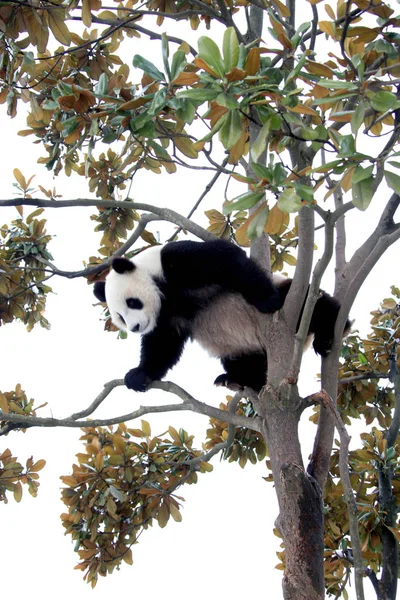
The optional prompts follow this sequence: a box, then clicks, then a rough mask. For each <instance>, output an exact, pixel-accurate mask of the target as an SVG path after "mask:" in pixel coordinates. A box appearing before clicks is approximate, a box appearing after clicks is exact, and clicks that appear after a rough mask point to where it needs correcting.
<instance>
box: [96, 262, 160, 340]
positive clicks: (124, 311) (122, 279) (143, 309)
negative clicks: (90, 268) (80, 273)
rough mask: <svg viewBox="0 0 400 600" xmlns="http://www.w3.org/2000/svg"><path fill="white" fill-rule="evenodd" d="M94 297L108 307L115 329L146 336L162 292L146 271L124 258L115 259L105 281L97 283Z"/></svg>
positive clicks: (158, 306) (153, 324)
mask: <svg viewBox="0 0 400 600" xmlns="http://www.w3.org/2000/svg"><path fill="white" fill-rule="evenodd" d="M93 293H94V295H95V296H96V298H97V299H98V300H100V302H106V303H107V306H108V310H109V311H110V316H111V320H112V322H113V323H114V325H115V326H116V327H118V329H122V330H123V331H133V332H137V333H141V334H145V333H150V331H152V330H153V329H154V327H155V326H156V323H157V318H158V315H159V313H160V308H161V292H160V290H159V288H158V286H157V284H156V282H155V280H154V278H153V276H152V273H151V270H149V269H148V268H145V267H144V266H141V265H140V264H137V263H134V262H132V261H130V260H128V259H126V258H114V259H113V262H112V264H111V270H110V272H109V274H108V275H107V277H106V281H97V282H96V283H95V285H94V289H93Z"/></svg>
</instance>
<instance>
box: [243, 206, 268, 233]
mask: <svg viewBox="0 0 400 600" xmlns="http://www.w3.org/2000/svg"><path fill="white" fill-rule="evenodd" d="M268 217H269V207H268V205H267V204H266V203H265V205H264V206H263V207H262V209H261V210H260V211H259V212H258V213H257V214H256V215H255V217H254V218H253V219H252V220H251V221H250V224H249V226H248V228H247V237H248V238H249V239H250V240H252V239H254V238H258V237H260V236H261V235H262V234H263V232H264V227H265V224H266V222H267V220H268Z"/></svg>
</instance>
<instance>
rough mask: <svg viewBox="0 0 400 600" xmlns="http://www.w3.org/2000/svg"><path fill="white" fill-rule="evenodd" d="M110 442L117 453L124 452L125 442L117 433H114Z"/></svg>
mask: <svg viewBox="0 0 400 600" xmlns="http://www.w3.org/2000/svg"><path fill="white" fill-rule="evenodd" d="M112 440H113V446H114V448H115V449H116V451H117V452H120V453H121V454H122V453H123V452H125V447H126V440H125V438H124V437H123V436H122V435H119V434H118V433H116V434H114V435H113V438H112Z"/></svg>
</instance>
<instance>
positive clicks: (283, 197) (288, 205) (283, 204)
mask: <svg viewBox="0 0 400 600" xmlns="http://www.w3.org/2000/svg"><path fill="white" fill-rule="evenodd" d="M302 206H303V203H302V201H301V200H300V198H299V196H298V195H297V192H296V190H295V189H294V188H292V187H288V188H286V189H285V190H283V192H282V193H281V194H280V196H279V198H278V207H279V208H280V210H281V211H282V212H285V213H291V212H298V211H299V210H300V208H301V207H302Z"/></svg>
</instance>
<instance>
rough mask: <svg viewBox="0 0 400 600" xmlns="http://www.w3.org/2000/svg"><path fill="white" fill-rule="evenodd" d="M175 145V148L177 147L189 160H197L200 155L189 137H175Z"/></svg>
mask: <svg viewBox="0 0 400 600" xmlns="http://www.w3.org/2000/svg"><path fill="white" fill-rule="evenodd" d="M174 144H175V146H177V148H179V150H180V151H181V152H182V154H184V155H185V156H187V157H188V158H197V157H198V155H199V153H198V152H197V150H196V149H195V148H194V146H193V142H192V140H191V139H190V138H188V137H180V136H175V137H174Z"/></svg>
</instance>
